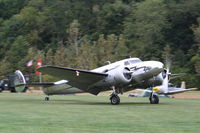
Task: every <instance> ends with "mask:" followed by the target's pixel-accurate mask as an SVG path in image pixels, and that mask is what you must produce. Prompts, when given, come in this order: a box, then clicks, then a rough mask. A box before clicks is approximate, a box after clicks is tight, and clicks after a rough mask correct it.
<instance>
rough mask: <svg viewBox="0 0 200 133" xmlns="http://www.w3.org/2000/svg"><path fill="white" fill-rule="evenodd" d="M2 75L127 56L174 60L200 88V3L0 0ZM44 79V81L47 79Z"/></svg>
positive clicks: (83, 65)
mask: <svg viewBox="0 0 200 133" xmlns="http://www.w3.org/2000/svg"><path fill="white" fill-rule="evenodd" d="M0 7H1V8H0V62H1V66H0V76H3V75H5V74H7V73H11V72H13V71H14V70H15V69H21V70H22V71H24V72H25V73H32V74H33V75H34V70H35V67H34V66H32V67H30V68H27V67H26V63H27V62H28V61H29V60H36V59H37V58H42V59H43V60H44V64H49V65H61V66H68V67H77V68H84V69H92V68H95V67H98V66H100V65H103V64H105V63H106V61H111V62H113V61H116V60H119V59H123V58H126V57H128V56H137V57H139V58H141V59H142V60H149V59H155V60H159V61H163V62H165V60H166V58H170V59H171V60H172V72H185V73H187V75H186V76H183V77H181V78H180V79H176V80H174V82H175V83H179V81H180V80H186V81H187V82H188V83H189V85H190V86H191V87H200V83H199V79H200V3H199V0H190V1H188V0H181V1H180V0H110V1H106V0H101V1H99V0H76V1H72V0H57V1H52V0H0ZM47 78H48V77H47Z"/></svg>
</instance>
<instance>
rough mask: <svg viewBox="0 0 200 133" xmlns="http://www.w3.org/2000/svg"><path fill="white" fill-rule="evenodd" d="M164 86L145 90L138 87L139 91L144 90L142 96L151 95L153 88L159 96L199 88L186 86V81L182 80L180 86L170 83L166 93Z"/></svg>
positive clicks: (167, 95)
mask: <svg viewBox="0 0 200 133" xmlns="http://www.w3.org/2000/svg"><path fill="white" fill-rule="evenodd" d="M163 87H164V86H162V85H161V86H156V87H154V88H147V89H146V90H143V89H136V90H137V91H141V92H143V93H142V94H141V96H142V97H147V96H150V94H151V92H152V90H153V91H154V92H155V93H156V94H158V96H165V97H169V95H173V94H178V93H183V92H186V91H195V90H197V88H187V89H186V87H185V81H182V82H181V86H180V87H176V86H175V85H174V84H172V83H168V90H169V91H168V92H166V93H164V92H163V91H162V88H163Z"/></svg>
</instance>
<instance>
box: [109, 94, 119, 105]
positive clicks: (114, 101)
mask: <svg viewBox="0 0 200 133" xmlns="http://www.w3.org/2000/svg"><path fill="white" fill-rule="evenodd" d="M110 102H111V104H112V105H117V104H119V103H120V98H119V96H118V95H112V96H111V97H110Z"/></svg>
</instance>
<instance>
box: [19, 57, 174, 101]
mask: <svg viewBox="0 0 200 133" xmlns="http://www.w3.org/2000/svg"><path fill="white" fill-rule="evenodd" d="M37 71H39V72H41V73H42V74H48V75H51V76H55V77H57V78H59V79H61V80H60V81H57V82H53V83H32V84H26V82H25V80H23V74H22V73H21V72H19V71H17V72H16V74H17V75H18V78H17V80H16V86H18V87H17V89H16V90H17V91H18V92H20V91H21V90H22V89H23V88H24V87H25V86H28V85H35V86H43V87H44V89H43V91H44V93H45V94H47V95H57V94H71V93H83V92H88V93H91V94H93V95H98V94H99V93H100V92H102V91H108V90H113V92H112V94H111V95H110V101H111V104H113V105H116V104H119V103H120V98H119V96H118V94H123V92H127V91H130V90H134V89H136V88H144V89H145V88H148V87H154V86H158V85H164V86H165V87H164V88H161V89H160V91H162V92H164V93H168V87H166V84H168V81H169V76H171V75H172V74H170V73H169V69H168V68H164V64H163V63H162V62H159V61H141V60H140V59H139V58H129V59H124V60H120V61H117V62H114V63H110V64H108V65H105V66H102V67H99V68H96V69H93V70H82V69H74V68H68V67H60V66H49V65H47V66H42V67H40V68H38V69H37ZM45 99H46V100H49V97H46V98H45ZM149 100H150V103H151V104H158V103H159V98H158V96H157V95H156V94H155V92H154V90H153V91H152V92H151V95H150V96H149Z"/></svg>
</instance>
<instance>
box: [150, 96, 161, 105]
mask: <svg viewBox="0 0 200 133" xmlns="http://www.w3.org/2000/svg"><path fill="white" fill-rule="evenodd" d="M149 101H150V103H151V104H158V103H159V98H158V96H157V95H151V96H150V97H149Z"/></svg>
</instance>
